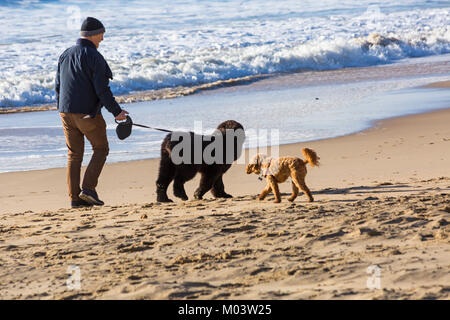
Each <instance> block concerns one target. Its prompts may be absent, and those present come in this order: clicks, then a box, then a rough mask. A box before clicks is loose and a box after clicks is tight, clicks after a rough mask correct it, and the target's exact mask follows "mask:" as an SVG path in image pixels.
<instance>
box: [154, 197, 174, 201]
mask: <svg viewBox="0 0 450 320" xmlns="http://www.w3.org/2000/svg"><path fill="white" fill-rule="evenodd" d="M156 201H157V202H173V200H170V199H169V198H158V199H156Z"/></svg>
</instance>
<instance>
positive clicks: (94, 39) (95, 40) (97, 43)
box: [89, 33, 104, 49]
mask: <svg viewBox="0 0 450 320" xmlns="http://www.w3.org/2000/svg"><path fill="white" fill-rule="evenodd" d="M103 34H104V33H99V34H96V35H94V36H91V37H89V38H90V39H89V40H91V41H92V42H93V43H94V44H95V47H96V48H97V49H98V47H99V46H100V42H102V41H103Z"/></svg>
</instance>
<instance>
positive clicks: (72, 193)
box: [60, 113, 109, 201]
mask: <svg viewBox="0 0 450 320" xmlns="http://www.w3.org/2000/svg"><path fill="white" fill-rule="evenodd" d="M60 115H61V120H62V124H63V129H64V135H65V136H66V145H67V148H68V149H69V150H68V153H67V160H68V161H67V184H68V186H69V197H70V199H71V200H72V201H78V200H80V198H79V197H78V195H79V194H80V192H81V189H80V175H81V163H82V162H83V154H84V137H85V136H86V138H87V139H88V140H89V142H90V143H91V145H92V150H93V152H94V153H93V155H92V158H91V161H90V162H89V165H88V167H87V168H86V172H85V174H84V178H83V186H82V188H83V189H89V190H95V188H96V187H97V184H98V178H99V176H100V173H101V172H102V169H103V166H104V164H105V161H106V157H107V156H108V152H109V147H108V138H107V136H106V123H105V120H104V119H103V116H102V115H101V114H98V115H97V116H96V117H95V118H94V119H92V118H91V117H90V116H89V115H86V114H82V113H60Z"/></svg>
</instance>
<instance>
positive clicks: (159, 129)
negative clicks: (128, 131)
mask: <svg viewBox="0 0 450 320" xmlns="http://www.w3.org/2000/svg"><path fill="white" fill-rule="evenodd" d="M133 126H137V127H141V128H147V129H153V130H158V131H163V132H169V133H170V132H173V131H172V130H167V129H161V128H154V127H149V126H144V125H143V124H137V123H134V122H133Z"/></svg>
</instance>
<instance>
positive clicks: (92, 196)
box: [79, 189, 105, 206]
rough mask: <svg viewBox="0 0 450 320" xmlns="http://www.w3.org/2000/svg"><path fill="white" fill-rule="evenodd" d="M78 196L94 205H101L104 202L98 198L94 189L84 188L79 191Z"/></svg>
mask: <svg viewBox="0 0 450 320" xmlns="http://www.w3.org/2000/svg"><path fill="white" fill-rule="evenodd" d="M79 197H80V199H82V200H84V201H86V202H89V203H90V204H92V205H95V206H102V205H104V204H105V203H104V202H103V201H102V200H100V199H99V198H98V194H97V192H96V191H94V190H87V189H84V190H83V191H81V193H80V195H79Z"/></svg>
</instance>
